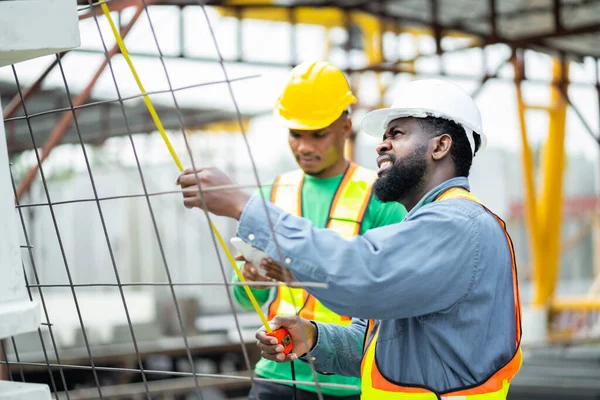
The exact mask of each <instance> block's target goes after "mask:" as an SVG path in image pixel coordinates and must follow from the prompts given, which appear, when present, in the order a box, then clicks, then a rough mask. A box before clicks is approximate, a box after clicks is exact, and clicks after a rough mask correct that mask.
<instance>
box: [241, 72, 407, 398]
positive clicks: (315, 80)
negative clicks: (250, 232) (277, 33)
mask: <svg viewBox="0 0 600 400" xmlns="http://www.w3.org/2000/svg"><path fill="white" fill-rule="evenodd" d="M355 102H356V97H354V95H353V94H352V91H351V90H350V87H349V86H348V81H347V80H346V77H345V76H344V74H343V73H342V71H340V70H339V69H338V68H336V67H335V66H333V65H332V64H330V63H328V62H325V61H317V62H309V63H304V64H301V65H298V66H297V67H296V68H294V69H293V71H292V74H291V77H290V79H289V81H288V83H287V85H286V87H285V89H284V90H283V93H282V94H281V96H280V97H279V99H278V101H277V105H276V108H275V113H276V114H277V115H279V116H280V117H281V118H282V119H283V120H284V121H285V123H286V125H287V127H288V129H289V136H288V141H289V145H290V149H291V150H292V153H293V154H294V157H295V158H296V162H297V163H298V166H299V167H300V169H298V170H294V171H291V172H287V173H285V174H283V175H280V176H279V177H277V178H276V179H275V181H274V182H273V185H272V186H271V187H270V188H269V189H263V190H262V196H263V197H264V198H266V199H269V200H270V201H271V202H273V203H274V204H275V205H277V206H279V207H280V208H283V209H284V210H286V211H288V212H290V213H292V214H294V215H297V216H302V217H305V218H307V219H309V220H310V221H311V222H312V223H313V225H314V226H315V227H319V228H329V229H332V230H335V231H336V232H338V233H339V234H341V235H342V236H344V237H346V238H350V237H352V236H356V235H359V234H360V235H362V234H363V233H365V232H366V231H367V230H369V229H372V228H377V227H381V226H384V225H390V224H393V223H397V222H400V221H401V220H402V219H403V218H404V216H405V214H406V210H405V209H404V207H403V206H402V205H400V204H398V203H387V204H384V203H382V202H380V201H379V200H378V199H377V198H376V197H375V196H373V195H372V192H371V185H372V184H373V182H374V181H375V180H376V179H377V174H376V173H375V172H374V171H371V170H368V169H366V168H363V167H361V166H359V165H357V164H355V163H353V162H350V161H348V160H346V158H345V157H344V144H345V142H346V139H347V138H348V137H349V136H350V134H351V133H352V121H351V120H350V116H349V106H350V105H351V104H353V103H355ZM263 267H264V269H265V270H266V271H268V272H267V276H269V277H271V278H275V279H279V280H289V279H283V278H284V277H283V272H284V271H282V269H281V267H280V266H278V265H277V264H275V263H273V262H272V261H271V260H264V261H263ZM242 273H243V275H244V277H245V278H246V280H248V281H251V282H253V281H254V282H255V281H264V280H268V279H267V278H264V277H262V276H261V275H259V274H258V272H257V271H256V269H255V268H254V267H253V266H252V265H251V264H249V263H247V264H245V265H244V267H243V269H242ZM289 276H291V275H289ZM234 281H237V277H235V274H234ZM252 291H253V293H254V296H255V297H256V300H257V301H258V303H259V304H260V305H264V304H265V303H266V302H267V301H268V300H269V298H271V299H272V301H271V303H270V305H269V319H272V318H274V317H275V316H277V315H280V316H281V315H283V316H290V315H299V316H301V317H304V318H307V319H311V320H315V321H320V322H324V323H335V324H341V325H348V324H350V322H351V318H350V317H347V316H342V315H338V314H336V313H334V312H333V311H331V310H329V309H328V308H326V307H325V306H323V304H321V303H320V302H319V301H318V300H317V299H315V297H314V296H311V295H310V294H309V293H308V292H307V291H305V290H304V289H301V288H295V289H290V288H288V287H283V286H281V287H279V288H277V287H274V288H273V287H271V288H269V287H266V288H265V286H257V287H254V288H252ZM233 294H234V297H235V299H236V300H237V302H238V303H239V304H240V305H241V306H242V307H243V308H246V309H249V310H250V309H252V304H251V303H250V300H249V299H248V296H247V295H246V293H245V291H244V288H243V287H241V286H234V288H233ZM292 365H293V367H292V368H293V371H294V373H295V374H294V375H295V380H297V381H298V382H314V381H315V377H316V378H317V380H318V383H321V384H323V383H335V384H344V385H351V386H354V387H355V389H348V388H346V389H342V388H332V387H328V386H327V385H325V386H320V387H319V390H320V392H321V393H322V395H323V398H324V399H329V398H335V399H358V398H359V396H360V380H359V379H358V378H355V377H344V376H340V375H331V374H328V375H325V374H319V373H316V374H313V371H312V369H311V367H310V366H309V365H307V364H305V363H302V362H294V363H293V364H292ZM256 374H257V375H258V376H259V377H263V378H269V379H279V380H288V381H290V380H292V369H291V368H290V366H289V365H285V364H280V363H277V362H274V361H271V360H267V359H264V358H263V359H261V360H260V361H259V362H258V363H257V365H256ZM316 391H317V389H316V387H315V385H306V384H304V385H303V384H298V386H297V388H294V387H292V386H291V385H287V384H279V383H271V382H265V381H255V384H254V388H253V389H252V391H251V393H250V399H259V400H270V399H292V398H294V395H295V398H296V400H301V399H317V398H318V397H317V393H316Z"/></svg>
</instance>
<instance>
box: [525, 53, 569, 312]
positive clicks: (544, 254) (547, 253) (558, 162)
mask: <svg viewBox="0 0 600 400" xmlns="http://www.w3.org/2000/svg"><path fill="white" fill-rule="evenodd" d="M517 63H518V61H515V64H514V66H515V77H516V78H517V79H516V82H517V83H516V86H515V89H516V94H517V106H518V111H519V124H520V127H521V142H522V145H523V155H522V157H523V158H522V161H523V180H524V186H525V207H526V211H527V215H526V218H527V225H528V227H529V249H530V255H531V256H530V258H531V269H532V277H533V286H534V294H533V306H536V307H547V306H549V305H550V302H551V301H552V300H553V296H554V290H555V288H556V282H557V280H558V270H559V266H560V237H561V213H562V199H563V193H562V187H563V184H562V183H563V172H564V168H565V145H564V141H565V122H566V113H567V102H566V101H565V99H564V98H563V96H562V95H561V93H560V89H559V88H558V87H557V86H556V84H558V83H559V82H560V81H561V78H562V77H563V76H567V74H568V70H564V71H563V68H565V69H566V68H568V66H567V65H564V66H563V64H562V63H561V62H560V61H558V60H554V61H553V64H552V75H553V82H554V83H555V85H553V86H552V88H551V98H550V104H549V105H548V106H544V107H529V106H527V105H525V103H524V101H523V94H522V91H521V85H520V80H521V78H522V76H520V75H521V74H522V69H521V68H520V67H522V66H519V65H518V64H517ZM532 108H533V109H539V110H545V111H547V112H548V114H549V117H550V118H549V121H550V122H549V126H548V139H547V142H546V144H545V146H544V151H543V159H542V172H543V181H542V188H541V193H540V196H539V200H538V199H537V198H536V188H535V182H534V177H533V176H534V163H533V156H532V152H531V148H530V146H529V143H528V140H527V124H526V121H525V111H526V109H532Z"/></svg>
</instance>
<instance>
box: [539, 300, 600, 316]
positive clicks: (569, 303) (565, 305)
mask: <svg viewBox="0 0 600 400" xmlns="http://www.w3.org/2000/svg"><path fill="white" fill-rule="evenodd" d="M550 311H551V312H553V313H559V312H566V311H600V299H590V298H586V297H572V298H564V299H560V300H555V301H553V302H552V304H551V306H550Z"/></svg>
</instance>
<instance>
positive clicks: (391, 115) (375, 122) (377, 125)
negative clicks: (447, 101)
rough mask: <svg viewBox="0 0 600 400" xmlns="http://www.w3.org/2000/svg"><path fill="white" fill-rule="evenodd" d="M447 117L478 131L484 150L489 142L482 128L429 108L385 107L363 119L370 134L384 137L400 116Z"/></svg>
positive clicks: (365, 129) (472, 130)
mask: <svg viewBox="0 0 600 400" xmlns="http://www.w3.org/2000/svg"><path fill="white" fill-rule="evenodd" d="M409 117H412V118H427V117H436V118H445V119H448V120H451V121H454V122H456V123H458V124H460V125H462V126H463V127H464V128H466V129H470V130H471V132H475V133H477V134H478V135H479V136H480V138H481V144H480V146H479V151H480V150H483V148H485V146H486V144H487V138H486V137H485V135H484V134H483V132H478V131H479V130H480V129H473V128H474V127H471V126H469V124H467V123H465V121H459V120H457V119H456V118H451V117H449V116H446V115H442V114H440V113H439V112H437V111H434V110H427V109H416V108H415V109H402V108H384V109H381V110H374V111H371V112H369V113H368V114H367V115H365V116H364V117H363V119H362V121H361V127H362V130H363V131H365V133H367V134H368V135H370V136H373V137H376V138H378V139H382V138H383V135H384V134H385V131H386V130H387V127H388V125H389V123H390V122H392V121H394V120H396V119H399V118H409Z"/></svg>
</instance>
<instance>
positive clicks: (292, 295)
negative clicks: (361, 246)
mask: <svg viewBox="0 0 600 400" xmlns="http://www.w3.org/2000/svg"><path fill="white" fill-rule="evenodd" d="M375 179H377V174H376V173H375V172H373V171H371V170H368V169H366V168H363V167H361V166H358V165H357V164H354V163H350V165H349V166H348V169H347V170H346V172H345V174H344V178H343V179H342V181H341V182H340V185H339V187H338V189H337V191H336V194H335V197H334V198H333V202H332V204H331V210H330V212H329V217H328V219H327V228H329V229H333V230H335V231H336V232H338V233H339V234H340V235H342V236H343V237H346V238H350V237H352V236H356V235H358V234H359V233H360V227H361V224H362V220H363V217H364V215H365V212H366V210H367V206H368V204H369V200H370V198H371V186H372V184H373V182H375ZM303 183H304V173H303V172H302V170H297V171H292V172H288V173H286V174H283V175H281V176H280V177H278V178H277V179H276V180H275V183H274V184H273V189H272V191H271V202H272V203H273V204H275V205H277V206H278V207H279V208H282V209H284V210H285V211H287V212H289V213H290V214H294V215H298V216H302V185H303ZM298 310H300V313H299V314H298V315H300V316H301V317H303V318H306V319H312V320H316V321H320V322H326V323H336V324H343V325H347V324H349V323H350V322H351V320H352V319H351V318H350V317H345V316H340V315H338V314H336V313H334V312H333V311H331V310H329V309H328V308H326V307H325V306H324V305H323V304H321V302H319V301H318V300H317V299H315V298H314V297H313V296H311V295H309V293H308V292H307V291H306V290H304V289H300V288H289V287H287V286H280V287H279V289H278V291H277V297H276V298H275V300H273V302H272V303H271V305H270V306H269V319H271V318H273V317H275V315H296V314H297V311H298Z"/></svg>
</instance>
